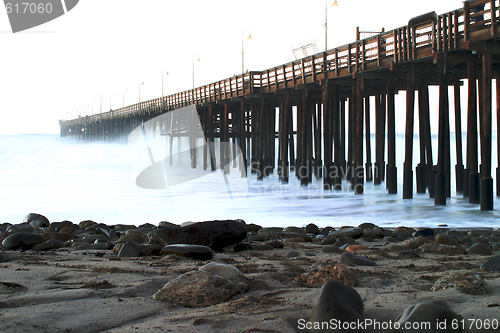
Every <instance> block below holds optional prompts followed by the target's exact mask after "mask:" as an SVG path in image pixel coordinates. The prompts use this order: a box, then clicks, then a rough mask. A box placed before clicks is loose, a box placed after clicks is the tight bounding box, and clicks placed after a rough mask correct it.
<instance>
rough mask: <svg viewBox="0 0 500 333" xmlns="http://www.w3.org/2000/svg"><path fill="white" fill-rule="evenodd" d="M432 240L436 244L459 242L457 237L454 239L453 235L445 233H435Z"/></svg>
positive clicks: (456, 243)
mask: <svg viewBox="0 0 500 333" xmlns="http://www.w3.org/2000/svg"><path fill="white" fill-rule="evenodd" d="M434 242H435V243H436V244H445V245H458V244H459V241H458V239H456V238H455V237H453V236H450V235H445V234H439V235H437V236H436V239H435V241H434Z"/></svg>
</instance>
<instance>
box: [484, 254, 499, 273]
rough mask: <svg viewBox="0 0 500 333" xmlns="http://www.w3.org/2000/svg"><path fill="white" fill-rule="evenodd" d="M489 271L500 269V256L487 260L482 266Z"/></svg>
mask: <svg viewBox="0 0 500 333" xmlns="http://www.w3.org/2000/svg"><path fill="white" fill-rule="evenodd" d="M480 268H481V269H483V268H484V269H487V270H489V271H500V256H498V255H496V256H493V257H491V258H490V259H488V260H486V261H485V262H484V263H483V264H482V265H481V267H480Z"/></svg>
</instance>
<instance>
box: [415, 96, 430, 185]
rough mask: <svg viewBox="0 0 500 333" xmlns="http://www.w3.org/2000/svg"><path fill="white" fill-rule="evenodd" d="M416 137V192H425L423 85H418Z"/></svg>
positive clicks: (426, 182)
mask: <svg viewBox="0 0 500 333" xmlns="http://www.w3.org/2000/svg"><path fill="white" fill-rule="evenodd" d="M417 91H418V139H419V152H420V162H419V163H418V165H417V167H416V169H415V174H416V181H417V193H425V191H426V189H427V184H428V181H427V177H428V176H427V163H426V158H425V139H426V137H425V135H426V131H425V126H426V125H425V123H426V119H425V110H424V109H425V104H426V103H427V101H425V100H424V93H423V87H422V86H419V87H418V89H417Z"/></svg>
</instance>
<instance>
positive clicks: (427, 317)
mask: <svg viewBox="0 0 500 333" xmlns="http://www.w3.org/2000/svg"><path fill="white" fill-rule="evenodd" d="M460 320H462V318H461V317H460V316H459V315H458V314H456V313H455V312H454V311H452V310H450V308H448V305H447V304H446V303H445V302H443V301H441V300H426V301H423V302H420V303H418V304H417V305H413V306H410V307H408V308H407V309H406V310H404V311H403V313H401V314H400V315H399V317H398V318H397V319H396V322H397V323H399V324H400V327H401V329H400V330H398V332H400V333H414V332H424V331H415V330H412V329H410V330H406V329H405V325H408V326H409V327H412V324H413V323H419V324H420V323H423V322H429V323H430V324H431V329H430V330H425V332H426V333H443V332H448V333H459V332H462V330H461V328H460V325H458V327H455V328H454V327H452V323H453V322H455V323H458V322H460ZM438 322H439V323H440V324H441V325H443V324H442V323H444V325H445V327H437V323H438ZM407 323H408V324H407ZM410 323H412V324H410Z"/></svg>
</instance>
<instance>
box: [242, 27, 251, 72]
mask: <svg viewBox="0 0 500 333" xmlns="http://www.w3.org/2000/svg"><path fill="white" fill-rule="evenodd" d="M245 31H248V37H247V38H245ZM245 39H246V40H252V34H251V33H250V29H248V28H245V29H243V31H242V32H241V74H242V75H244V74H245V48H244V45H245Z"/></svg>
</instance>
